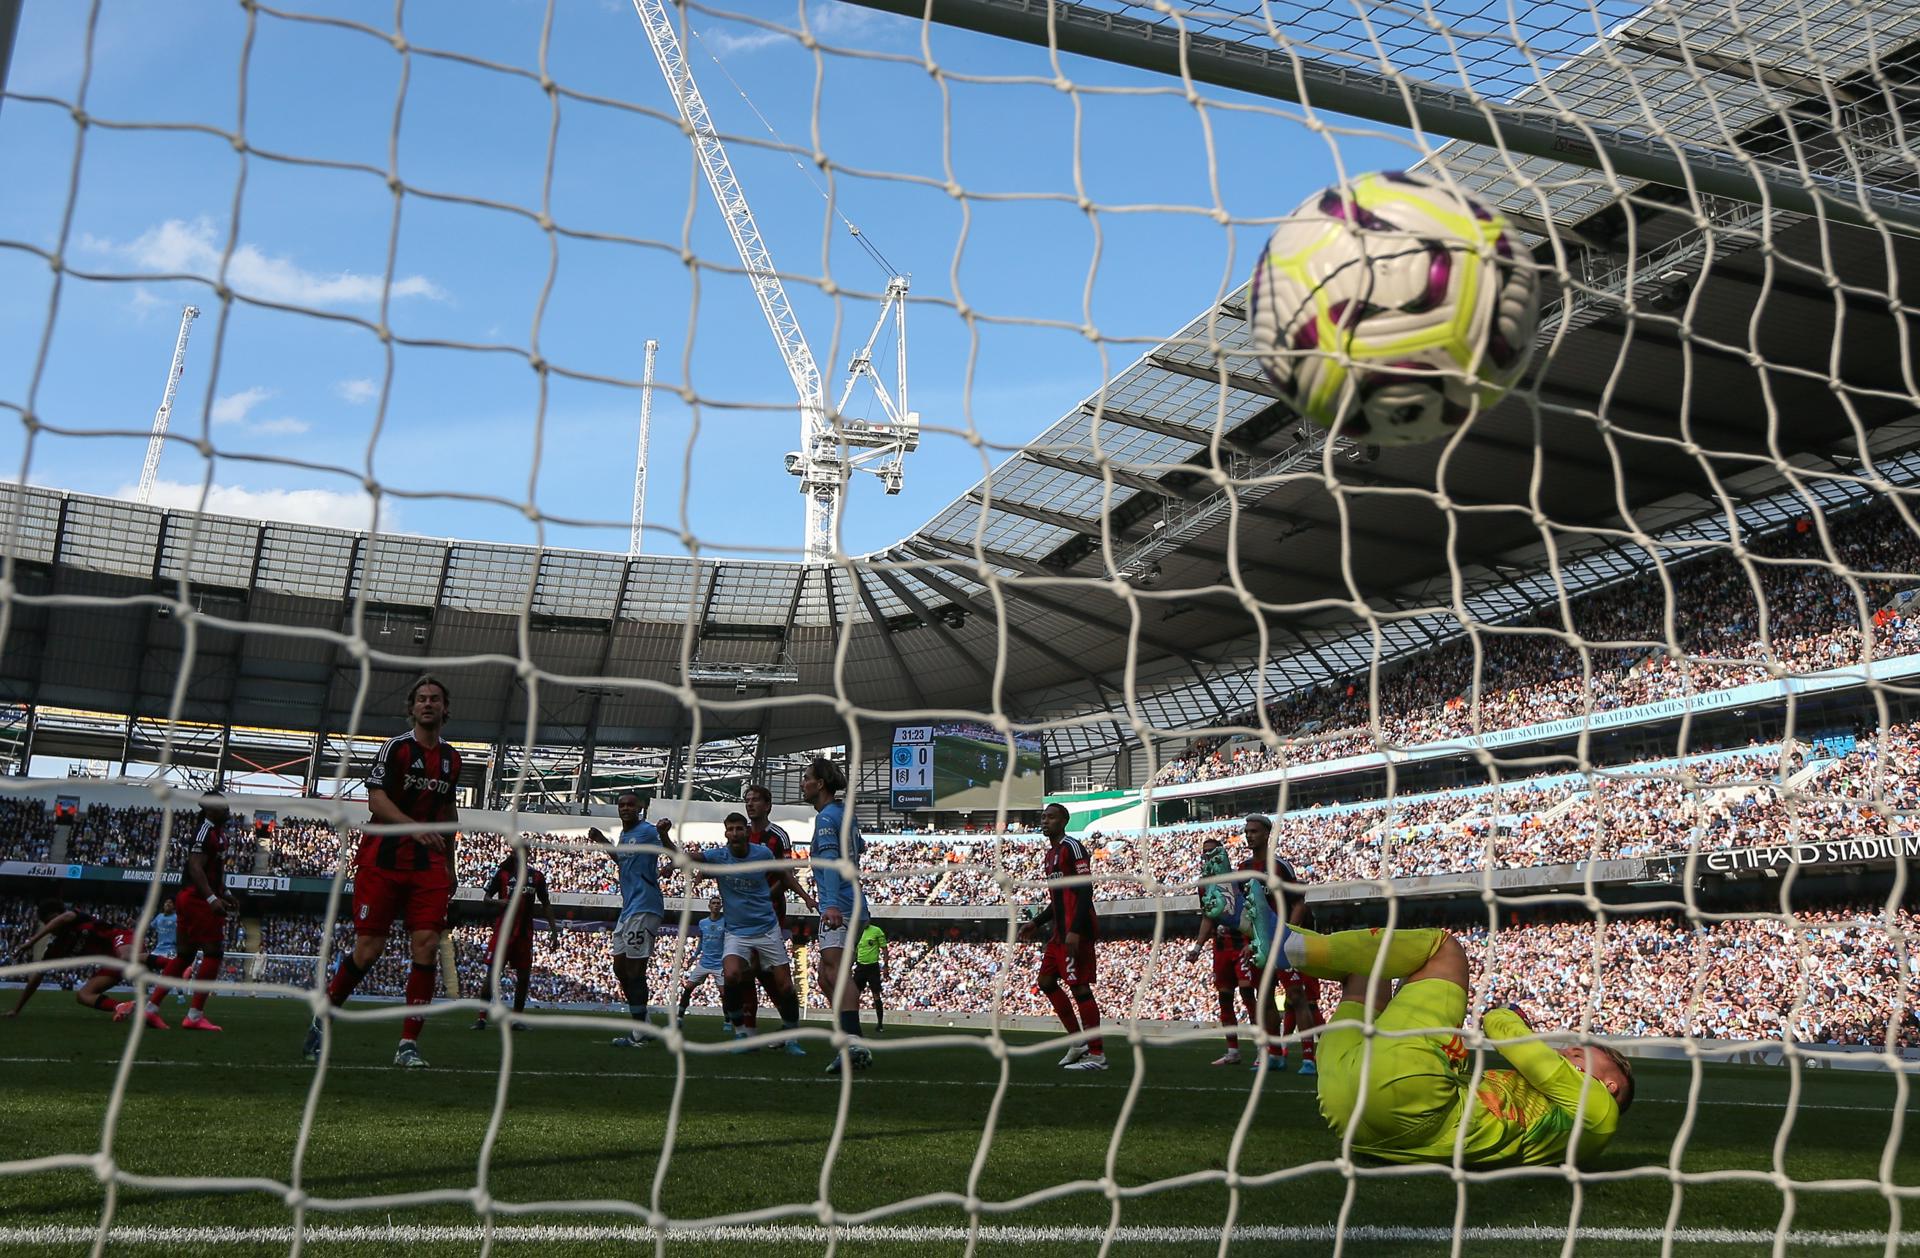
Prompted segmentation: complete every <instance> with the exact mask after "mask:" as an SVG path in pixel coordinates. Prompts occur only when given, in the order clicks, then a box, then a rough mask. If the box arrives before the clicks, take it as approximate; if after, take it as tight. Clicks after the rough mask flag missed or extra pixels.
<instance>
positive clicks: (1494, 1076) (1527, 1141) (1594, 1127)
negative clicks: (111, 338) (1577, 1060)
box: [1367, 1009, 1620, 1166]
mask: <svg viewBox="0 0 1920 1258" xmlns="http://www.w3.org/2000/svg"><path fill="white" fill-rule="evenodd" d="M1480 1026H1481V1029H1482V1030H1484V1031H1485V1032H1486V1034H1487V1037H1488V1038H1489V1039H1494V1040H1515V1041H1521V1042H1517V1043H1511V1044H1503V1045H1502V1046H1501V1048H1500V1055H1501V1056H1502V1057H1505V1058H1506V1059H1507V1060H1508V1061H1509V1062H1511V1063H1512V1064H1513V1066H1514V1069H1512V1070H1489V1071H1487V1072H1485V1073H1484V1074H1482V1075H1481V1076H1480V1087H1479V1090H1478V1092H1477V1093H1476V1094H1474V1095H1473V1096H1472V1097H1469V1096H1468V1093H1467V1086H1466V1085H1467V1083H1468V1080H1469V1078H1470V1075H1469V1074H1468V1066H1467V1056H1466V1054H1465V1052H1464V1051H1462V1052H1461V1053H1460V1054H1459V1060H1458V1062H1457V1064H1456V1066H1455V1069H1456V1072H1457V1077H1458V1080H1459V1087H1458V1099H1457V1100H1456V1101H1455V1102H1454V1109H1453V1112H1452V1114H1450V1115H1449V1116H1448V1119H1447V1121H1446V1122H1444V1123H1441V1124H1439V1125H1438V1126H1437V1127H1436V1128H1435V1129H1433V1131H1434V1134H1433V1136H1432V1138H1431V1141H1430V1143H1428V1144H1426V1145H1424V1146H1423V1147H1418V1148H1415V1147H1400V1148H1395V1149H1372V1148H1370V1149H1368V1150H1367V1152H1369V1153H1374V1154H1376V1155H1378V1156H1380V1157H1383V1158H1386V1159H1388V1160H1390V1161H1395V1162H1443V1163H1445V1162H1452V1161H1453V1141H1454V1133H1455V1132H1457V1131H1458V1130H1459V1128H1460V1124H1461V1123H1462V1122H1463V1121H1464V1122H1465V1123H1466V1128H1467V1131H1466V1140H1465V1142H1464V1148H1463V1161H1464V1164H1465V1165H1467V1166H1516V1165H1532V1166H1541V1165H1551V1164H1553V1163H1556V1162H1564V1161H1566V1159H1567V1146H1568V1145H1569V1144H1571V1143H1573V1141H1574V1117H1575V1115H1576V1113H1580V1120H1581V1121H1580V1132H1579V1143H1578V1145H1577V1151H1576V1153H1575V1155H1574V1161H1575V1162H1576V1163H1585V1162H1589V1161H1591V1160H1592V1159H1593V1158H1595V1157H1597V1156H1599V1154H1600V1151H1601V1150H1603V1149H1605V1148H1606V1147H1607V1142H1608V1141H1610V1140H1612V1139H1613V1133H1614V1132H1615V1130H1617V1129H1618V1128H1619V1126H1620V1107H1619V1105H1618V1103H1616V1102H1615V1101H1614V1099H1613V1094H1612V1093H1610V1092H1608V1091H1607V1089H1606V1086H1605V1085H1604V1084H1602V1083H1601V1082H1600V1081H1599V1080H1597V1079H1594V1078H1593V1077H1592V1076H1590V1075H1588V1074H1586V1073H1585V1072H1584V1071H1582V1070H1581V1069H1579V1067H1577V1066H1575V1065H1574V1064H1573V1063H1572V1062H1570V1061H1568V1060H1567V1059H1566V1058H1565V1057H1562V1056H1561V1055H1560V1054H1559V1053H1557V1052H1555V1051H1554V1050H1553V1049H1552V1048H1550V1047H1548V1046H1547V1045H1545V1044H1542V1043H1541V1042H1540V1041H1538V1040H1524V1041H1523V1040H1522V1037H1524V1036H1527V1035H1531V1034H1532V1031H1531V1030H1530V1029H1529V1028H1528V1026H1527V1024H1526V1023H1525V1022H1524V1021H1522V1020H1521V1019H1520V1017H1519V1015H1518V1014H1515V1013H1513V1012H1512V1011H1511V1010H1507V1009H1493V1010H1489V1011H1488V1013H1487V1015H1486V1016H1485V1017H1484V1018H1482V1019H1481V1021H1480ZM1449 1056H1450V1057H1451V1056H1452V1054H1449ZM1589 1085H1590V1086H1589ZM1583 1088H1584V1089H1585V1090H1586V1100H1585V1107H1586V1108H1585V1111H1584V1113H1581V1112H1580V1106H1581V1104H1582V1102H1581V1097H1580V1093H1581V1090H1582V1089H1583ZM1469 1101H1471V1106H1469Z"/></svg>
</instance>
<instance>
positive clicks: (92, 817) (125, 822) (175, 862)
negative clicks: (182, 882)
mask: <svg viewBox="0 0 1920 1258" xmlns="http://www.w3.org/2000/svg"><path fill="white" fill-rule="evenodd" d="M165 819H166V814H165V812H164V811H163V810H162V809H159V808H113V807H109V806H108V805H106V804H90V805H88V807H87V808H86V810H85V811H83V812H82V813H81V814H80V815H79V818H78V819H77V820H76V821H75V823H74V826H73V831H72V833H71V834H70V835H69V836H68V838H67V860H68V861H69V862H71V863H73V864H76V865H109V866H119V867H121V868H125V869H151V868H153V860H154V857H155V856H156V855H158V854H159V851H160V831H161V828H162V825H163V823H164V821H165ZM199 824H200V810H199V809H197V808H181V809H175V810H174V813H173V839H174V842H173V845H172V855H171V860H170V861H169V867H171V868H178V867H179V866H180V865H181V864H183V863H184V862H185V856H184V855H183V850H184V845H183V843H182V840H184V839H188V838H191V837H192V835H193V831H194V827H196V826H198V825H199Z"/></svg>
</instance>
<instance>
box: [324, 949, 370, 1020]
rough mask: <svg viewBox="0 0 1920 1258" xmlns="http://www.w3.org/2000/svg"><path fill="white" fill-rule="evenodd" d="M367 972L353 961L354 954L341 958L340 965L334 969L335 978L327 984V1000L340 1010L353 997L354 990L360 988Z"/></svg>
mask: <svg viewBox="0 0 1920 1258" xmlns="http://www.w3.org/2000/svg"><path fill="white" fill-rule="evenodd" d="M366 976H367V971H366V970H365V969H364V968H363V967H362V966H361V965H360V963H359V962H357V961H355V960H354V959H353V954H352V953H348V954H347V955H345V956H343V957H341V958H340V964H339V965H338V966H336V967H334V971H333V978H332V980H331V981H330V982H328V983H327V1000H328V1001H330V1002H331V1003H332V1005H333V1007H334V1008H336V1009H338V1008H339V1007H340V1006H341V1005H344V1004H346V1003H347V997H349V996H351V995H353V989H354V988H356V987H358V986H360V980H361V979H363V978H365V977H366Z"/></svg>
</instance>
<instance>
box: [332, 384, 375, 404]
mask: <svg viewBox="0 0 1920 1258" xmlns="http://www.w3.org/2000/svg"><path fill="white" fill-rule="evenodd" d="M333 391H334V392H335V393H338V394H339V395H340V396H341V397H342V398H343V399H345V400H346V401H348V402H351V403H353V404H354V405H355V406H365V405H366V404H367V403H369V402H371V401H373V399H375V398H377V397H379V396H380V385H379V384H378V383H377V382H376V381H373V380H366V379H361V380H342V381H340V382H339V383H338V384H336V385H334V386H333Z"/></svg>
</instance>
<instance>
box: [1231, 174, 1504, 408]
mask: <svg viewBox="0 0 1920 1258" xmlns="http://www.w3.org/2000/svg"><path fill="white" fill-rule="evenodd" d="M1532 262H1533V260H1532V258H1531V257H1529V256H1527V254H1526V251H1525V249H1524V248H1522V246H1521V244H1520V241H1519V240H1518V238H1517V237H1516V236H1515V234H1514V231H1513V228H1512V227H1511V226H1510V225H1509V224H1508V223H1507V221H1506V220H1505V219H1504V218H1502V217H1501V216H1500V215H1499V214H1496V213H1494V212H1493V211H1492V210H1489V209H1488V208H1486V207H1485V206H1483V205H1480V204H1479V203H1477V202H1475V201H1472V200H1470V199H1468V198H1467V197H1464V196H1462V195H1461V194H1460V193H1458V192H1455V191H1454V190H1453V189H1451V188H1449V187H1447V186H1446V185H1445V184H1442V183H1440V182H1438V181H1436V180H1432V179H1426V178H1422V177H1420V176H1418V175H1409V174H1404V173H1402V172H1400V171H1386V172H1383V173H1379V174H1372V175H1362V176H1360V177H1359V178H1357V179H1353V180H1351V181H1350V182H1348V183H1345V184H1341V185H1339V186H1338V187H1333V188H1328V189H1325V190H1324V191H1322V192H1318V193H1316V194H1314V195H1313V196H1312V197H1310V198H1308V199H1307V200H1306V201H1305V202H1304V203H1303V204H1302V205H1301V206H1300V208H1299V209H1297V210H1295V211H1294V212H1293V214H1292V215H1290V216H1289V217H1288V218H1287V220H1286V221H1285V222H1283V223H1281V224H1280V225H1279V226H1278V227H1277V228H1275V229H1274V232H1273V235H1272V237H1270V238H1269V239H1268V241H1267V248H1266V252H1265V253H1264V254H1263V255H1262V256H1261V259H1260V263H1259V265H1258V266H1257V267H1255V268H1254V273H1253V290H1252V296H1251V298H1250V301H1249V318H1250V320H1251V323H1252V332H1253V348H1254V350H1255V351H1256V352H1257V353H1258V354H1259V356H1260V362H1261V365H1262V366H1263V367H1264V368H1265V370H1266V373H1267V376H1268V378H1269V379H1271V380H1272V381H1273V382H1274V383H1275V384H1276V385H1278V386H1279V387H1280V389H1281V390H1282V391H1283V393H1284V394H1285V397H1286V399H1287V401H1288V402H1289V403H1290V404H1291V405H1292V406H1293V407H1294V409H1296V410H1297V411H1299V412H1300V414H1301V415H1303V416H1305V417H1306V418H1308V419H1310V420H1312V421H1313V422H1314V423H1316V424H1319V425H1321V426H1322V427H1324V428H1331V429H1333V430H1334V431H1335V432H1336V433H1338V434H1339V435H1340V436H1343V437H1349V438H1351V439H1353V440H1355V441H1360V442H1364V443H1366V444H1368V445H1381V446H1386V445H1407V444H1410V443H1413V442H1419V441H1433V440H1436V439H1439V438H1443V437H1446V436H1449V435H1450V434H1452V433H1453V432H1454V431H1456V430H1457V429H1458V428H1459V426H1460V425H1461V424H1463V423H1465V422H1466V421H1467V419H1468V417H1469V416H1471V415H1472V414H1473V413H1474V412H1475V410H1476V409H1478V410H1485V409H1487V408H1488V407H1491V406H1492V405H1493V404H1494V403H1495V402H1498V401H1499V400H1500V399H1501V398H1502V397H1504V396H1505V395H1506V392H1507V390H1508V389H1511V388H1512V387H1513V385H1514V382H1515V381H1517V380H1518V379H1519V378H1520V376H1521V374H1522V373H1523V372H1525V371H1526V369H1527V362H1528V360H1529V359H1530V358H1531V357H1532V353H1533V338H1534V332H1535V330H1536V329H1537V328H1538V326H1539V322H1540V293H1539V285H1538V283H1537V277H1536V275H1535V272H1534V269H1533V265H1532Z"/></svg>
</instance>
